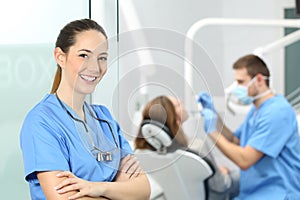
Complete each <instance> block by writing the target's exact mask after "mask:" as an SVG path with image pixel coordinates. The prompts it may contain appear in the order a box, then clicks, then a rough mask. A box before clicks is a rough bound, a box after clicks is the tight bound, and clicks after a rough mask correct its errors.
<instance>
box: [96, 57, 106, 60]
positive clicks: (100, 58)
mask: <svg viewBox="0 0 300 200" xmlns="http://www.w3.org/2000/svg"><path fill="white" fill-rule="evenodd" d="M98 60H100V61H107V57H99V58H98Z"/></svg>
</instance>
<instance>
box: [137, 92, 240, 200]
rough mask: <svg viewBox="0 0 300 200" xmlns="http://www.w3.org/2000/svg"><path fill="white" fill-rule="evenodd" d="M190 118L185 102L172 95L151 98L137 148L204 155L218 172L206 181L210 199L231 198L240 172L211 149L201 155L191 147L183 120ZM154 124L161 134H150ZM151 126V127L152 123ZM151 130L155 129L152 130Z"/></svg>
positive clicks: (234, 193)
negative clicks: (219, 160)
mask: <svg viewBox="0 0 300 200" xmlns="http://www.w3.org/2000/svg"><path fill="white" fill-rule="evenodd" d="M187 119H188V113H187V111H186V110H185V108H184V106H183V104H182V102H181V101H180V100H178V99H176V98H175V97H172V96H159V97H156V98H154V99H153V100H151V101H150V102H148V103H147V104H146V105H145V107H144V109H143V112H142V122H141V126H140V128H139V132H138V135H137V137H136V139H135V141H134V145H135V149H150V150H153V151H160V152H162V153H168V152H174V151H176V150H177V149H184V150H186V151H190V152H193V153H195V154H197V155H199V156H201V158H202V159H204V160H205V161H206V162H207V163H208V164H209V165H210V166H211V167H212V169H213V171H214V174H213V176H211V177H210V178H209V179H208V180H207V181H206V187H207V199H209V200H227V199H232V198H233V197H234V196H237V194H238V180H239V177H238V174H237V173H233V172H231V171H230V170H229V169H228V168H227V167H224V166H217V164H216V162H215V160H214V157H213V155H212V154H211V153H208V154H207V155H201V152H200V153H199V152H196V151H194V150H191V149H190V148H189V144H188V141H187V139H186V136H185V133H184V131H183V129H182V123H183V122H185V121H186V120H187ZM149 125H154V127H155V128H157V127H158V128H159V129H161V130H162V131H160V132H158V133H159V134H160V135H156V136H155V137H156V139H154V137H152V136H149V134H148V132H149V131H147V129H149V127H150V126H149ZM150 128H151V127H150ZM150 132H151V131H150ZM164 137H167V138H170V139H171V140H170V142H169V143H168V144H166V145H163V146H162V145H161V143H160V142H158V141H159V140H165V139H164Z"/></svg>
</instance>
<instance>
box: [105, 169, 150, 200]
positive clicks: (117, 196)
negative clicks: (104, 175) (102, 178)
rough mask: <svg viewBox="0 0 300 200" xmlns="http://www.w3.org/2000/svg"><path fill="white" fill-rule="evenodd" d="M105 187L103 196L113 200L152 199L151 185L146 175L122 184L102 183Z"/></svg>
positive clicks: (121, 182)
mask: <svg viewBox="0 0 300 200" xmlns="http://www.w3.org/2000/svg"><path fill="white" fill-rule="evenodd" d="M101 185H102V187H104V192H103V196H104V197H107V198H108V199H112V200H122V199H124V197H126V199H131V200H135V199H136V200H143V199H145V200H148V199H149V197H150V183H149V181H148V178H147V176H146V174H140V175H139V176H138V177H135V178H132V179H129V180H127V181H120V182H106V183H101Z"/></svg>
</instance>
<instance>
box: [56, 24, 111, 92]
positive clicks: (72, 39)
mask: <svg viewBox="0 0 300 200" xmlns="http://www.w3.org/2000/svg"><path fill="white" fill-rule="evenodd" d="M89 30H96V31H99V32H100V33H102V34H103V35H104V36H105V38H106V39H107V35H106V33H105V31H104V29H103V28H102V27H101V26H100V25H99V24H98V23H97V22H95V21H93V20H91V19H81V20H75V21H73V22H70V23H68V24H67V25H66V26H65V27H64V28H63V29H62V30H61V31H60V33H59V35H58V37H57V40H56V43H55V47H59V48H61V50H62V51H63V52H64V53H68V52H69V49H70V47H71V46H73V45H74V44H75V43H76V36H77V35H78V34H79V33H82V32H84V31H89ZM61 73H62V71H61V67H60V66H59V65H58V64H57V69H56V73H55V77H54V81H53V85H52V89H51V92H50V93H51V94H53V93H55V92H56V90H57V88H58V86H59V84H60V81H61Z"/></svg>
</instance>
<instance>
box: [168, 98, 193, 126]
mask: <svg viewBox="0 0 300 200" xmlns="http://www.w3.org/2000/svg"><path fill="white" fill-rule="evenodd" d="M168 98H169V99H170V101H171V102H172V104H173V105H174V108H175V112H176V115H177V117H176V118H177V120H179V122H180V123H183V122H184V121H186V120H187V119H188V117H189V115H188V113H187V111H186V109H185V106H184V105H183V103H182V101H181V100H179V99H176V98H175V97H172V96H169V97H168Z"/></svg>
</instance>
